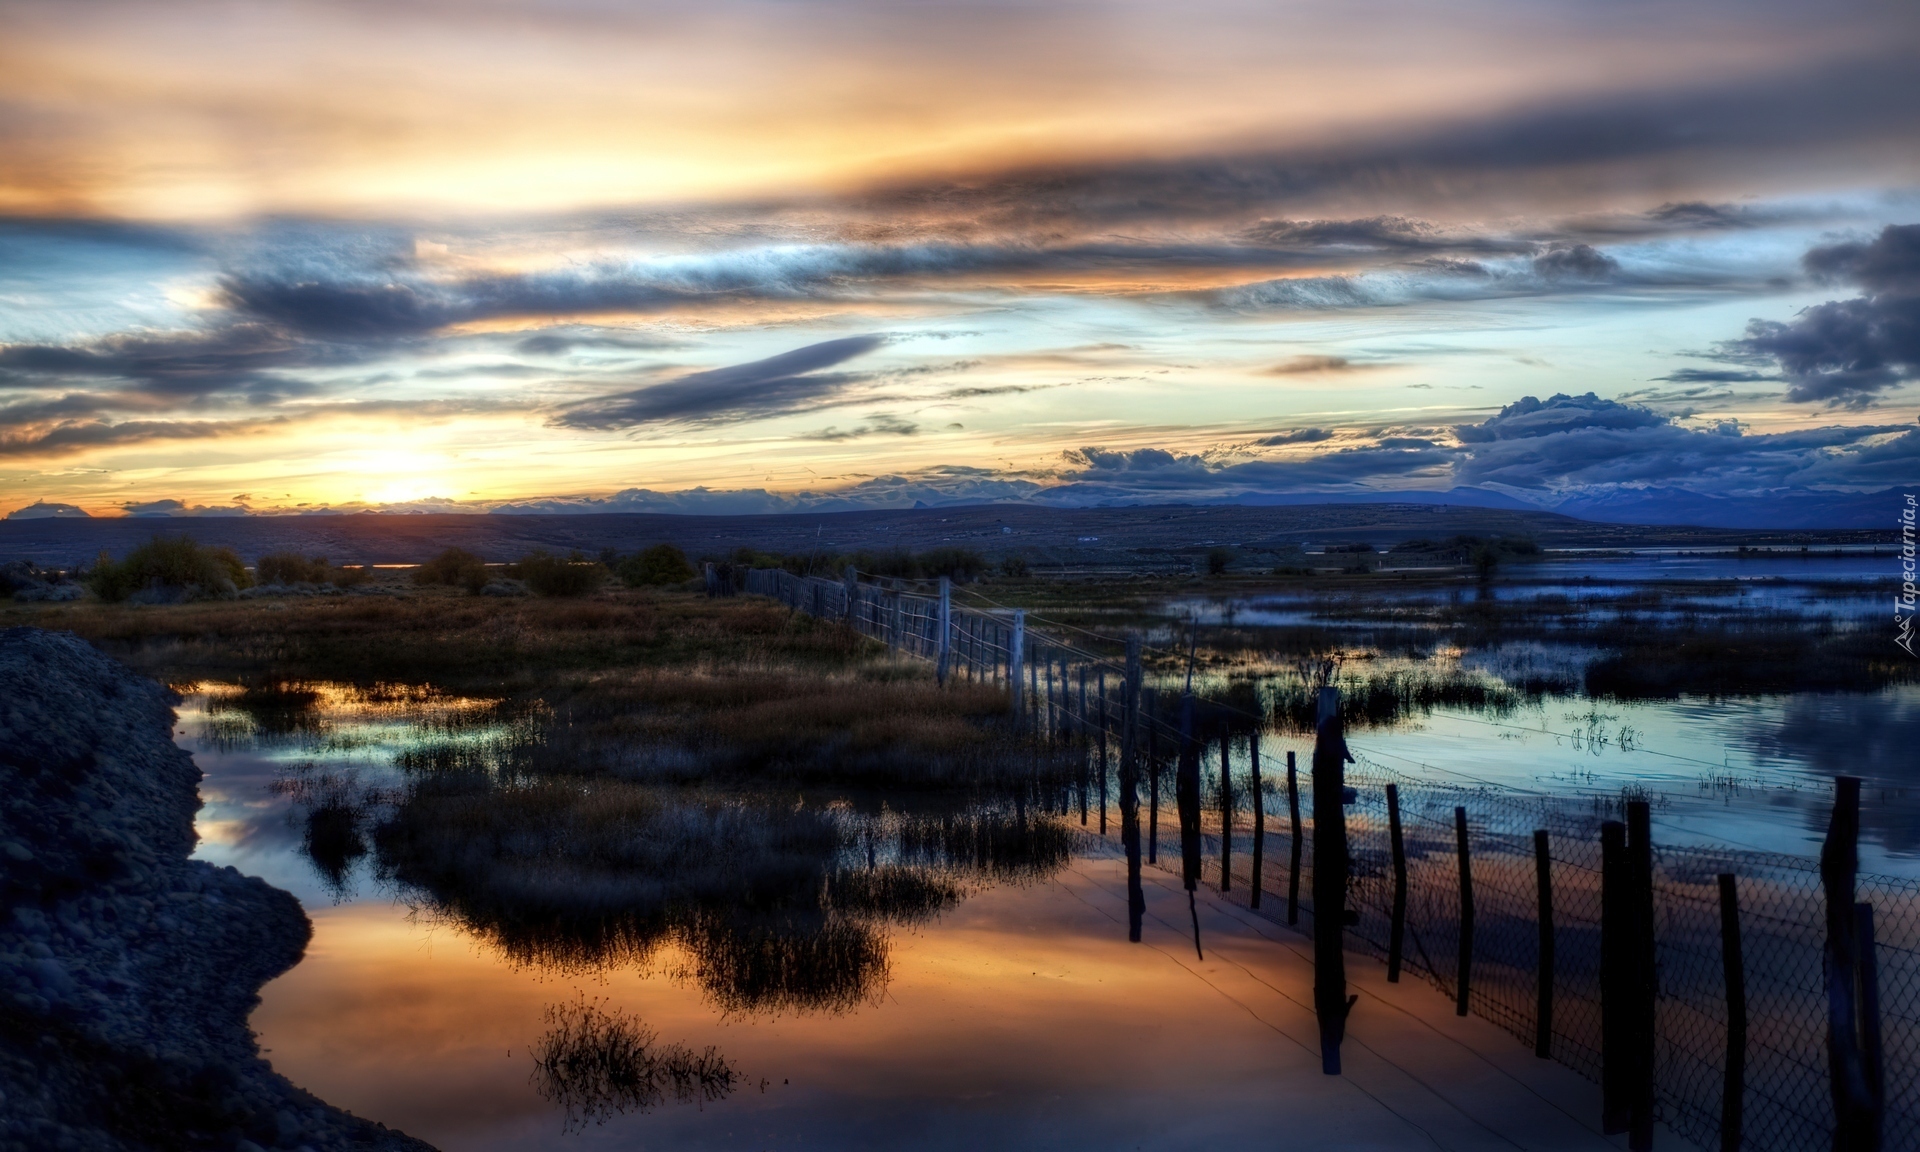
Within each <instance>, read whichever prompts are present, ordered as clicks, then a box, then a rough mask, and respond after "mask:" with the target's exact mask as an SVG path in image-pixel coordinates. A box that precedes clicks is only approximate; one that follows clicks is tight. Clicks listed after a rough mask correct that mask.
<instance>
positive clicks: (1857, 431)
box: [1453, 392, 1920, 491]
mask: <svg viewBox="0 0 1920 1152" xmlns="http://www.w3.org/2000/svg"><path fill="white" fill-rule="evenodd" d="M1454 434H1455V436H1456V437H1457V438H1458V439H1459V440H1460V442H1461V444H1462V449H1461V451H1460V454H1459V458H1458V461H1457V463H1456V464H1455V466H1454V473H1453V474H1454V477H1455V478H1456V480H1457V481H1458V482H1460V483H1463V484H1476V485H1478V484H1493V485H1500V486H1504V487H1507V488H1512V489H1536V490H1538V489H1547V490H1554V491H1559V490H1566V489H1569V488H1579V487H1604V486H1608V485H1633V484H1647V483H1684V484H1686V485H1688V486H1690V487H1699V488H1702V489H1704V490H1708V491H1714V490H1720V491H1725V490H1752V489H1765V488H1775V487H1782V486H1787V485H1798V486H1862V485H1875V484H1884V483H1890V482H1892V481H1893V479H1894V478H1896V477H1897V475H1898V474H1899V472H1900V470H1901V469H1903V468H1904V469H1906V470H1907V473H1908V474H1909V475H1912V474H1914V470H1915V469H1916V468H1920V429H1915V428H1913V427H1911V426H1907V425H1895V426H1885V425H1880V426H1874V425H1853V426H1832V427H1827V428H1813V429H1807V430H1804V431H1795V432H1782V433H1772V434H1767V435H1747V434H1745V433H1743V432H1742V431H1741V429H1740V428H1739V426H1738V425H1736V424H1734V423H1732V422H1731V421H1728V422H1723V423H1721V424H1718V425H1714V426H1711V427H1708V428H1705V429H1696V428H1690V427H1686V426H1683V425H1680V424H1677V423H1675V422H1674V421H1673V420H1672V419H1671V418H1670V417H1667V416H1665V415H1662V414H1660V413H1658V412H1654V411H1652V410H1650V409H1647V408H1641V407H1637V406H1634V405H1629V404H1621V403H1619V402H1617V401H1613V400H1603V399H1601V398H1599V397H1598V396H1595V395H1594V394H1593V393H1591V392H1589V393H1587V394H1585V395H1583V396H1566V395H1558V396H1553V397H1550V398H1548V399H1547V400H1544V401H1542V400H1539V399H1536V398H1534V397H1531V396H1528V397H1523V398H1522V399H1521V400H1519V401H1517V402H1516V403H1513V404H1509V405H1508V406H1506V407H1505V408H1503V409H1501V410H1500V411H1499V412H1498V413H1496V414H1495V415H1493V416H1491V417H1489V418H1488V419H1486V420H1485V421H1482V422H1481V423H1479V424H1467V425H1461V426H1459V427H1456V428H1455V429H1454Z"/></svg>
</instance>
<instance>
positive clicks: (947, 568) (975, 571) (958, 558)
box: [914, 548, 987, 584]
mask: <svg viewBox="0 0 1920 1152" xmlns="http://www.w3.org/2000/svg"><path fill="white" fill-rule="evenodd" d="M914 559H915V560H916V561H917V562H918V564H919V567H920V569H921V572H922V574H923V575H926V576H950V577H952V578H953V579H954V580H955V581H957V582H959V583H961V584H965V583H966V582H967V581H969V580H972V579H973V578H974V577H976V576H978V575H980V574H981V573H982V572H985V571H986V570H987V558H986V557H985V556H982V555H980V553H978V552H975V551H974V550H973V549H971V548H935V549H933V550H931V551H928V552H922V553H921V554H920V555H918V556H916V557H914Z"/></svg>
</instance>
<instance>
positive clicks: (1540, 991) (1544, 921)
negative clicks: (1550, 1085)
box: [1533, 828, 1554, 1060]
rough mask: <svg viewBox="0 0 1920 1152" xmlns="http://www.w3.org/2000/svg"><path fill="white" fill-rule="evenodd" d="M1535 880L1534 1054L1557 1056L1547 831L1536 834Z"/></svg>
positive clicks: (1544, 1058)
mask: <svg viewBox="0 0 1920 1152" xmlns="http://www.w3.org/2000/svg"><path fill="white" fill-rule="evenodd" d="M1533 883H1534V888H1535V890H1536V891H1537V893H1538V895H1539V911H1538V912H1537V913H1536V914H1535V916H1536V920H1537V923H1538V926H1539V930H1540V947H1539V963H1538V964H1536V965H1535V972H1534V976H1533V983H1534V992H1533V1054H1534V1055H1535V1056H1538V1057H1539V1058H1540V1059H1542V1060H1551V1059H1552V1058H1553V970H1554V963H1553V853H1552V851H1551V845H1550V844H1549V843H1548V840H1547V830H1546V829H1545V828H1536V829H1534V833H1533Z"/></svg>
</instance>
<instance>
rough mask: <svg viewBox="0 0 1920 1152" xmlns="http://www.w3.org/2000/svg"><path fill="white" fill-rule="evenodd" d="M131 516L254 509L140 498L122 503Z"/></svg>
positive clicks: (222, 513) (226, 513)
mask: <svg viewBox="0 0 1920 1152" xmlns="http://www.w3.org/2000/svg"><path fill="white" fill-rule="evenodd" d="M120 507H121V508H123V509H125V510H126V513H127V515H129V516H251V515H253V509H251V508H248V507H247V506H246V505H244V504H232V505H226V506H221V505H206V504H188V503H187V502H185V501H184V500H174V499H170V498H169V499H166V500H139V501H128V502H127V503H124V504H122V505H120Z"/></svg>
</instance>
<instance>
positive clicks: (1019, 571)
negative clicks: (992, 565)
mask: <svg viewBox="0 0 1920 1152" xmlns="http://www.w3.org/2000/svg"><path fill="white" fill-rule="evenodd" d="M1026 574H1027V558H1026V557H1025V556H1008V557H1005V558H1003V559H1002V560H1001V561H1000V575H1002V576H1025V575H1026Z"/></svg>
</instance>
